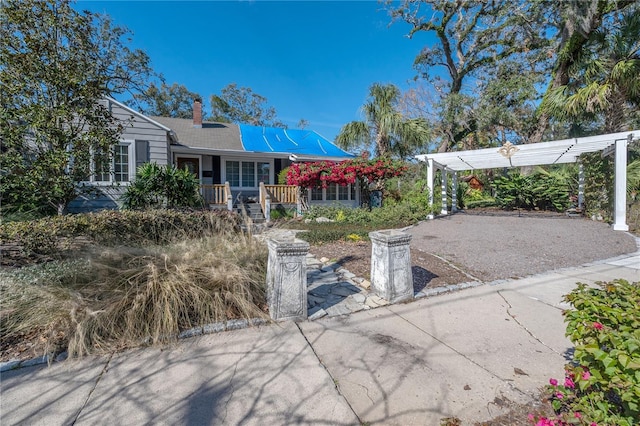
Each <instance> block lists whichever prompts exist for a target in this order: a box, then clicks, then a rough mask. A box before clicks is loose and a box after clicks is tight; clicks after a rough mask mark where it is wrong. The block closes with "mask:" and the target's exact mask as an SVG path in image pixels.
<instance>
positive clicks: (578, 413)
mask: <svg viewBox="0 0 640 426" xmlns="http://www.w3.org/2000/svg"><path fill="white" fill-rule="evenodd" d="M573 415H574V416H575V417H576V419H580V418H582V414H580V412H579V411H576V412H575V413H573Z"/></svg>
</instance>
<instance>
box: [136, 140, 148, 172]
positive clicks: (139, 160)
mask: <svg viewBox="0 0 640 426" xmlns="http://www.w3.org/2000/svg"><path fill="white" fill-rule="evenodd" d="M148 162H149V141H138V140H137V141H136V169H137V168H138V167H140V166H141V165H143V164H144V163H148Z"/></svg>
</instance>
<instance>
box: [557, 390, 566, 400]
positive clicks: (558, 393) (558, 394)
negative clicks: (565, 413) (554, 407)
mask: <svg viewBox="0 0 640 426" xmlns="http://www.w3.org/2000/svg"><path fill="white" fill-rule="evenodd" d="M556 398H558V399H562V398H564V395H563V394H562V392H556Z"/></svg>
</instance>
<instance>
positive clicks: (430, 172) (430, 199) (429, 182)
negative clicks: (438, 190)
mask: <svg viewBox="0 0 640 426" xmlns="http://www.w3.org/2000/svg"><path fill="white" fill-rule="evenodd" d="M427 189H428V190H429V194H428V195H427V198H428V200H427V201H428V203H427V204H428V205H429V209H430V212H429V214H428V215H427V219H433V218H434V215H433V160H432V159H431V158H428V159H427Z"/></svg>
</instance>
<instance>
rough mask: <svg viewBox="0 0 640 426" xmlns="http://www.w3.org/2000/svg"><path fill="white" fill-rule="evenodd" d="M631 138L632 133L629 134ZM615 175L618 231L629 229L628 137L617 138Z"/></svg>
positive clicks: (615, 217) (615, 206)
mask: <svg viewBox="0 0 640 426" xmlns="http://www.w3.org/2000/svg"><path fill="white" fill-rule="evenodd" d="M629 139H631V135H630V136H629ZM615 150H616V151H615V161H614V168H615V175H614V180H613V181H614V186H615V189H614V190H615V193H614V197H613V200H614V213H613V214H614V222H613V229H614V230H616V231H628V230H629V226H628V225H627V139H618V140H616V148H615Z"/></svg>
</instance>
